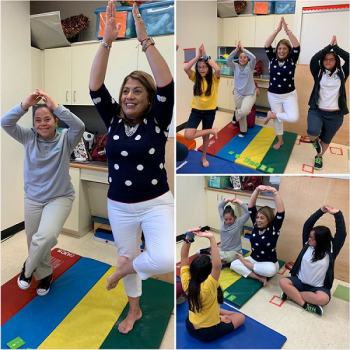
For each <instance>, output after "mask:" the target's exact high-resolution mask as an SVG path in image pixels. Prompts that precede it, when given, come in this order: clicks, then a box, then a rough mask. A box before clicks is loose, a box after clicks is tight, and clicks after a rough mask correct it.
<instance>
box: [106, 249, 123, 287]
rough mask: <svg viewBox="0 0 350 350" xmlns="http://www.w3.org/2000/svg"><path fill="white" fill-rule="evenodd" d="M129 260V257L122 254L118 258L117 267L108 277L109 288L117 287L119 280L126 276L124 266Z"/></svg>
mask: <svg viewBox="0 0 350 350" xmlns="http://www.w3.org/2000/svg"><path fill="white" fill-rule="evenodd" d="M127 260H128V258H126V257H125V256H121V257H120V258H119V259H118V262H117V269H116V270H115V272H114V273H112V274H111V275H110V276H109V277H108V278H107V285H106V288H107V290H111V289H113V288H115V287H116V286H117V285H118V282H119V281H120V280H121V279H122V278H123V277H125V276H126V274H125V273H124V272H123V267H124V265H125V264H126V262H127Z"/></svg>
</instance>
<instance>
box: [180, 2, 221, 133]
mask: <svg viewBox="0 0 350 350" xmlns="http://www.w3.org/2000/svg"><path fill="white" fill-rule="evenodd" d="M216 14H217V10H216V1H177V2H176V40H177V44H178V45H179V49H178V51H177V53H176V125H177V126H178V125H180V124H182V123H185V122H186V121H187V120H188V117H189V115H190V111H191V107H190V106H191V100H192V95H193V83H192V82H191V81H190V80H189V79H188V77H187V74H186V73H185V72H184V70H183V67H184V51H183V49H185V48H192V47H196V48H197V49H198V47H199V46H200V45H201V44H202V43H203V44H204V47H205V50H206V53H207V55H210V56H212V57H213V58H216V56H217V19H216Z"/></svg>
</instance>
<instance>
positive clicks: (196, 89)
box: [193, 58, 213, 96]
mask: <svg viewBox="0 0 350 350" xmlns="http://www.w3.org/2000/svg"><path fill="white" fill-rule="evenodd" d="M199 62H204V63H205V64H206V65H207V67H208V73H207V75H206V76H205V77H204V78H205V80H206V81H207V84H208V87H207V91H205V96H210V95H211V87H212V85H213V68H212V67H211V66H210V65H209V64H208V63H207V62H205V60H204V59H203V58H200V59H199V60H198V61H197V63H196V81H195V82H194V86H193V95H194V96H201V95H202V94H203V91H202V76H201V75H200V74H199V71H198V64H199Z"/></svg>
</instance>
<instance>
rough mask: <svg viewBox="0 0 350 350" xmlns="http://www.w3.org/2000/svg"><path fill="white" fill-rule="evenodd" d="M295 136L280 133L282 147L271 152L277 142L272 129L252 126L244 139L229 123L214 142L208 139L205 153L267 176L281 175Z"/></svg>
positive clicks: (293, 134) (288, 133)
mask: <svg viewBox="0 0 350 350" xmlns="http://www.w3.org/2000/svg"><path fill="white" fill-rule="evenodd" d="M221 136H222V137H221ZM297 136H298V135H297V134H295V133H291V132H287V131H286V132H284V135H283V141H284V145H283V146H282V147H281V148H280V149H278V150H275V149H274V148H272V145H273V144H274V143H275V142H277V137H276V134H275V130H274V129H273V128H268V127H261V126H260V125H255V126H254V127H253V128H250V129H248V131H247V133H246V135H245V136H244V137H239V136H238V134H237V128H236V129H235V128H234V127H232V123H229V124H227V125H226V126H225V127H224V128H223V129H222V130H220V132H219V133H218V139H217V140H215V139H213V138H211V139H210V143H209V148H208V154H211V155H213V156H215V157H217V158H221V159H225V160H228V161H231V162H233V163H235V164H237V165H242V166H244V167H247V168H249V169H253V170H258V171H261V172H264V173H268V174H282V173H283V172H284V170H285V168H286V166H287V163H288V160H289V157H290V155H291V153H292V150H293V147H294V144H295V141H296V139H297ZM198 150H201V148H199V149H198Z"/></svg>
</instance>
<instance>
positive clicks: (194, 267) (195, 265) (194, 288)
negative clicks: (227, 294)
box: [187, 255, 224, 312]
mask: <svg viewBox="0 0 350 350" xmlns="http://www.w3.org/2000/svg"><path fill="white" fill-rule="evenodd" d="M211 269H212V264H211V261H210V257H209V256H208V255H199V256H197V257H196V258H194V259H193V261H192V263H191V265H190V274H191V279H190V283H189V286H188V290H187V297H188V308H189V310H190V311H192V312H200V311H201V309H202V305H201V302H200V300H199V295H200V291H201V284H202V283H203V282H204V281H205V280H206V279H207V278H208V276H209V275H210V273H211ZM217 292H218V295H217V300H218V303H219V304H222V303H223V302H224V295H223V292H222V289H221V287H218V289H217Z"/></svg>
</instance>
